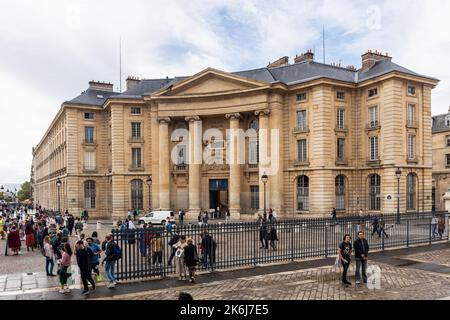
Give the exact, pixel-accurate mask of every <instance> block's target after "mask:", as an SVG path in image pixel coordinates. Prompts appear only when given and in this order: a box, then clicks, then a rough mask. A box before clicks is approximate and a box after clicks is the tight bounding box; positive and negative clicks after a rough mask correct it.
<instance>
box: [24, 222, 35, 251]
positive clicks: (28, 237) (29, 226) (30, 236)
mask: <svg viewBox="0 0 450 320" xmlns="http://www.w3.org/2000/svg"><path fill="white" fill-rule="evenodd" d="M30 219H31V218H29V220H28V221H27V223H26V225H25V244H26V246H27V251H30V248H31V251H34V245H35V238H34V228H33V223H32V221H30Z"/></svg>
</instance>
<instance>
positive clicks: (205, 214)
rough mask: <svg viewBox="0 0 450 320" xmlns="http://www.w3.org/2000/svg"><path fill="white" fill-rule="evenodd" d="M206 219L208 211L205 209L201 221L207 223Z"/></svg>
mask: <svg viewBox="0 0 450 320" xmlns="http://www.w3.org/2000/svg"><path fill="white" fill-rule="evenodd" d="M208 219H209V216H208V211H206V210H205V213H204V214H203V223H204V224H208Z"/></svg>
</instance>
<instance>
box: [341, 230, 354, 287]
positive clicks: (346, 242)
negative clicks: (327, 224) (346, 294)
mask: <svg viewBox="0 0 450 320" xmlns="http://www.w3.org/2000/svg"><path fill="white" fill-rule="evenodd" d="M351 240H352V237H351V236H350V235H349V234H346V235H345V236H344V239H343V242H342V243H341V244H340V245H339V250H338V255H339V259H340V260H341V263H342V266H343V271H342V284H343V285H345V286H349V285H351V284H352V283H351V282H349V281H348V280H347V271H348V268H349V267H350V262H351V260H350V258H351V254H352V243H351Z"/></svg>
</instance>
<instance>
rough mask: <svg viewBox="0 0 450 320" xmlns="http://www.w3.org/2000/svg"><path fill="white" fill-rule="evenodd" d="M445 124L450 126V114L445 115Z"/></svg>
mask: <svg viewBox="0 0 450 320" xmlns="http://www.w3.org/2000/svg"><path fill="white" fill-rule="evenodd" d="M445 125H446V126H447V127H450V115H448V116H446V117H445Z"/></svg>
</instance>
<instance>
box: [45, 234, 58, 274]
mask: <svg viewBox="0 0 450 320" xmlns="http://www.w3.org/2000/svg"><path fill="white" fill-rule="evenodd" d="M44 255H45V271H46V272H47V276H48V277H55V276H56V275H55V274H53V268H54V266H55V261H54V259H55V253H54V251H53V246H52V244H51V243H50V236H45V238H44Z"/></svg>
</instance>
